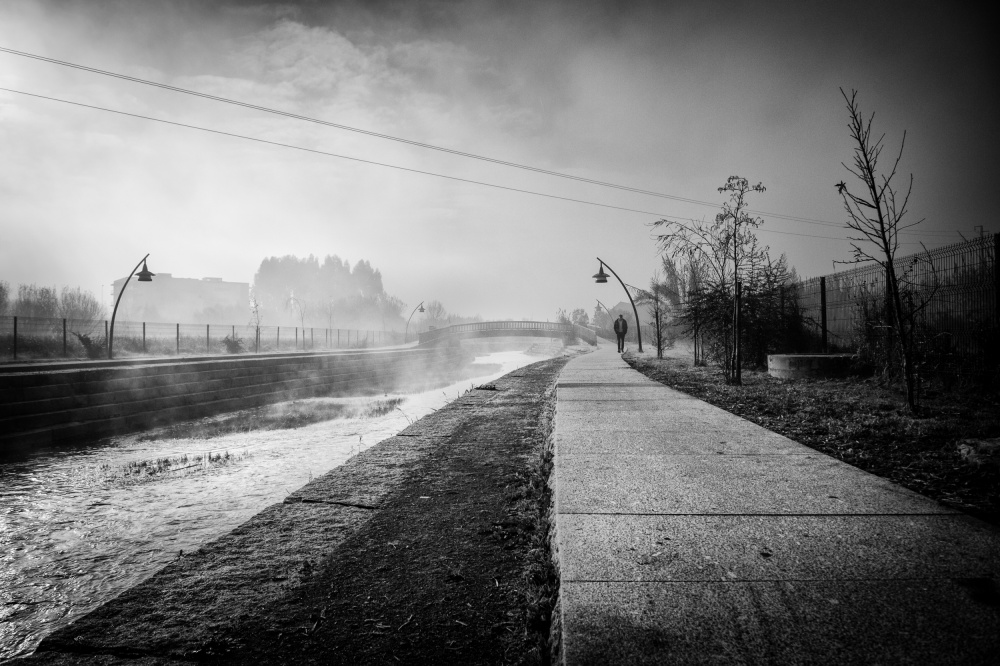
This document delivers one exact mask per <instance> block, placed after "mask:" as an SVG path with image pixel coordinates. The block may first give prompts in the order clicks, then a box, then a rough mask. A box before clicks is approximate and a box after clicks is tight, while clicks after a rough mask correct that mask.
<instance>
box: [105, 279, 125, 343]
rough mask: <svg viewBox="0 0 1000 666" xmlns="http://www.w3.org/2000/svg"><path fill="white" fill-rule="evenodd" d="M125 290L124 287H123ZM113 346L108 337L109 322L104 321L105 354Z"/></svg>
mask: <svg viewBox="0 0 1000 666" xmlns="http://www.w3.org/2000/svg"><path fill="white" fill-rule="evenodd" d="M123 289H124V287H123ZM110 344H111V338H109V337H108V320H107V319H105V320H104V353H105V354H107V353H108V345H110Z"/></svg>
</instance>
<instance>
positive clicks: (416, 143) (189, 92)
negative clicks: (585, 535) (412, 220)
mask: <svg viewBox="0 0 1000 666" xmlns="http://www.w3.org/2000/svg"><path fill="white" fill-rule="evenodd" d="M0 53H7V54H10V55H16V56H21V57H23V58H31V59H33V60H39V61H42V62H47V63H51V64H54V65H60V66H62V67H70V68H73V69H77V70H81V71H84V72H90V73H92V74H100V75H102V76H108V77H112V78H116V79H120V80H123V81H129V82H131V83H139V84H142V85H146V86H152V87H155V88H160V89H163V90H169V91H171V92H176V93H181V94H184V95H191V96H194V97H200V98H203V99H208V100H211V101H213V102H220V103H222V104H231V105H233V106H240V107H243V108H247V109H253V110H255V111H262V112H264V113H271V114H275V115H279V116H284V117H286V118H292V119H294V120H301V121H305V122H310V123H315V124H317V125H325V126H327V127H334V128H336V129H340V130H345V131H348V132H357V133H359V134H365V135H368V136H373V137H377V138H379V139H386V140H388V141H397V142H399V143H405V144H408V145H411V146H416V147H418V148H426V149H428V150H436V151H439V152H443V153H448V154H451V155H457V156H459V157H467V158H470V159H475V160H481V161H484V162H490V163H493V164H499V165H501V166H506V167H512V168H515V169H523V170H526V171H533V172H535V173H541V174H545V175H547V176H554V177H557V178H565V179H568V180H575V181H578V182H581V183H587V184H589V185H598V186H601V187H609V188H613V189H618V190H624V191H626V192H634V193H636V194H645V195H647V196H653V197H660V198H663V199H670V200H672V201H680V202H683V203H690V204H697V205H699V206H708V207H710V208H718V207H719V204H718V202H711V201H702V200H700V199H690V198H688V197H679V196H675V195H672V194H665V193H662V192H654V191H651V190H644V189H641V188H637V187H631V186H628V185H619V184H616V183H610V182H607V181H603V180H596V179H593V178H584V177H583V176H574V175H572V174H567V173H563V172H560V171H552V170H549V169H542V168H540V167H534V166H530V165H527V164H520V163H517V162H509V161H507V160H501V159H497V158H494V157H488V156H485V155H477V154H475V153H469V152H466V151H462V150H456V149H453V148H445V147H443V146H435V145H433V144H429V143H423V142H421V141H415V140H413V139H407V138H404V137H398V136H392V135H390V134H383V133H380V132H374V131H372V130H366V129H361V128H358V127H351V126H350V125H343V124H341V123H334V122H331V121H328V120H322V119H319V118H312V117H309V116H303V115H299V114H297V113H292V112H290V111H282V110H280V109H273V108H270V107H266V106H261V105H259V104H252V103H250V102H242V101H239V100H234V99H229V98H227V97H220V96H218V95H211V94H209V93H203V92H199V91H197V90H191V89H189V88H180V87H178V86H171V85H168V84H166V83H158V82H156V81H150V80H148V79H142V78H139V77H136V76H129V75H127V74H121V73H118V72H111V71H108V70H104V69H98V68H96V67H88V66H86V65H81V64H78V63H73V62H69V61H66V60H58V59H56V58H49V57H46V56H42V55H38V54H35V53H28V52H26V51H18V50H15V49H11V48H7V47H3V46H0ZM747 212H749V213H753V214H755V215H766V216H768V217H773V218H775V219H780V220H788V221H792V222H804V223H806V224H817V225H821V226H832V227H837V228H840V227H841V226H842V225H840V224H838V223H836V222H829V221H827V220H817V219H813V218H808V217H796V216H794V215H783V214H781V213H770V212H767V211H761V210H753V209H747Z"/></svg>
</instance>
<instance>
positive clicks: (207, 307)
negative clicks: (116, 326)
mask: <svg viewBox="0 0 1000 666" xmlns="http://www.w3.org/2000/svg"><path fill="white" fill-rule="evenodd" d="M124 284H125V278H120V279H118V280H115V282H114V286H113V287H112V294H111V298H112V301H111V302H112V304H113V303H114V302H115V300H116V299H117V298H118V294H119V293H120V291H121V288H122V285H124ZM249 302H250V284H249V283H248V282H224V281H223V280H222V278H217V277H206V278H201V279H200V280H198V279H196V278H175V277H174V276H173V275H171V274H170V273H157V274H156V276H155V277H154V278H153V281H152V282H139V281H138V280H136V278H134V277H133V278H132V280H131V281H130V282H129V283H128V288H127V289H126V290H125V295H124V296H123V297H122V302H121V304H120V305H119V306H118V319H121V320H128V321H146V322H159V323H178V324H245V323H246V322H247V320H248V317H249Z"/></svg>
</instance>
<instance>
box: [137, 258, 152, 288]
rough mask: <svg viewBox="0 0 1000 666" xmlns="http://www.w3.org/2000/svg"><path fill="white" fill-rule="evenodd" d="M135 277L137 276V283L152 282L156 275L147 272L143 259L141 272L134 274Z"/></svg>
mask: <svg viewBox="0 0 1000 666" xmlns="http://www.w3.org/2000/svg"><path fill="white" fill-rule="evenodd" d="M136 275H138V276H139V282H152V281H153V276H154V275H156V273H150V272H149V269H148V268H146V260H145V259H143V260H142V270H141V271H139V272H138V273H136Z"/></svg>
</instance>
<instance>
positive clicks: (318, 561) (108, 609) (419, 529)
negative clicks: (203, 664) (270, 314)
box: [18, 357, 566, 664]
mask: <svg viewBox="0 0 1000 666" xmlns="http://www.w3.org/2000/svg"><path fill="white" fill-rule="evenodd" d="M565 362H566V358H565V357H562V358H556V359H550V360H547V361H542V362H539V363H535V364H533V365H530V366H527V367H525V368H521V369H520V370H517V371H515V372H513V373H511V374H509V375H506V376H505V377H503V378H501V379H499V380H497V381H496V382H495V383H494V384H492V385H490V386H484V387H480V388H477V389H475V390H472V391H470V392H469V393H467V394H465V395H464V396H462V397H460V398H459V399H457V400H455V401H454V402H452V403H450V404H449V405H448V406H446V407H444V408H442V409H440V410H438V411H437V412H435V413H433V414H431V415H429V416H427V417H425V418H423V419H421V420H419V421H417V422H415V423H413V424H412V425H410V426H409V427H408V428H406V429H405V430H403V431H402V432H401V433H400V434H399V435H397V436H395V437H392V438H389V439H387V440H385V441H383V442H381V443H379V444H378V445H376V446H374V447H372V448H370V449H368V450H367V451H365V452H364V453H361V454H359V455H357V456H355V457H354V458H352V459H351V460H350V461H348V463H346V464H345V465H343V466H341V467H339V468H337V469H335V470H332V471H331V472H329V473H327V474H325V475H324V476H322V477H319V478H317V479H316V480H314V481H312V482H311V483H309V484H307V485H306V486H304V487H302V488H301V489H299V490H298V491H296V492H295V493H293V494H292V495H290V496H289V497H288V498H287V499H286V500H285V501H284V502H283V503H281V504H276V505H273V506H271V507H269V508H267V509H265V510H264V511H262V512H261V513H259V514H258V515H256V516H254V517H253V518H252V519H251V520H249V521H247V522H246V523H244V524H243V525H242V526H240V527H239V528H237V529H236V530H234V531H233V532H231V533H230V534H228V535H226V536H224V537H222V538H220V539H218V540H216V541H214V542H211V543H209V544H206V545H205V546H203V547H202V548H200V549H199V550H197V551H196V552H192V553H178V557H177V560H176V561H175V562H174V563H172V564H170V565H168V566H167V567H165V568H164V569H162V570H161V571H160V572H159V573H157V574H156V575H154V576H153V577H152V578H150V579H148V580H147V581H145V582H144V583H142V584H140V585H138V586H136V587H135V588H132V589H131V590H129V591H127V592H125V593H124V594H122V595H121V596H119V597H118V598H117V599H115V600H114V601H111V602H109V603H108V604H106V605H104V606H102V607H101V608H99V609H97V610H96V611H94V612H92V613H90V614H89V615H87V616H85V617H83V618H81V619H79V620H77V621H76V622H74V623H73V624H71V625H70V626H68V627H66V628H64V629H62V630H59V631H57V632H55V633H54V634H52V635H51V636H49V637H48V638H46V639H45V640H44V641H43V642H42V644H41V645H40V647H39V648H38V651H37V652H36V653H35V654H34V655H32V656H31V657H27V658H25V659H24V660H20V661H19V662H18V663H31V664H98V663H101V664H108V663H115V664H123V663H142V664H161V663H162V664H166V663H176V662H177V661H185V662H188V661H208V662H212V663H219V662H228V663H268V664H272V663H273V664H292V663H324V664H341V663H342V664H365V663H396V662H397V660H398V662H402V663H463V664H476V663H491V664H495V663H516V662H526V663H532V662H537V663H541V662H543V660H544V645H545V639H546V638H547V634H548V621H549V615H550V604H551V600H552V598H551V596H552V589H551V585H552V584H553V579H552V574H553V572H552V571H551V569H550V565H549V554H548V548H547V541H546V537H547V535H546V533H545V529H544V521H545V518H544V517H545V513H546V511H547V509H548V492H547V484H546V481H547V479H546V478H545V473H546V472H545V470H546V469H547V467H546V463H545V453H546V448H547V443H548V438H549V435H550V432H551V424H552V414H553V409H554V396H553V393H554V386H555V380H556V377H557V376H558V373H559V371H560V370H561V368H562V367H563V365H564V364H565Z"/></svg>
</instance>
